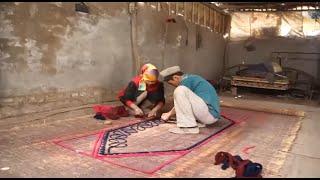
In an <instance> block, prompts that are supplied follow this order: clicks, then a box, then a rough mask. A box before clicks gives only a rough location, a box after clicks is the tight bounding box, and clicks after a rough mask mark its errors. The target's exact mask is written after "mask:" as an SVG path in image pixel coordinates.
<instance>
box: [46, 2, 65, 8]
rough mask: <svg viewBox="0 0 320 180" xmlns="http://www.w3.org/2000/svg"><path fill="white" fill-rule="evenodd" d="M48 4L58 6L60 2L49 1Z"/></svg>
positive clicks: (60, 5)
mask: <svg viewBox="0 0 320 180" xmlns="http://www.w3.org/2000/svg"><path fill="white" fill-rule="evenodd" d="M49 4H53V5H56V6H58V7H62V2H50V3H49Z"/></svg>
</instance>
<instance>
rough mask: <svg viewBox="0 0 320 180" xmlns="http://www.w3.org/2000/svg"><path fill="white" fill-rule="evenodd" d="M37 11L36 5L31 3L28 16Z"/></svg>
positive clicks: (32, 15)
mask: <svg viewBox="0 0 320 180" xmlns="http://www.w3.org/2000/svg"><path fill="white" fill-rule="evenodd" d="M37 12H38V8H37V5H35V4H32V5H31V7H30V11H29V13H30V16H31V17H34V15H35V14H36V13H37Z"/></svg>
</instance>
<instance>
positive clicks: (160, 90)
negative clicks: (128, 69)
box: [118, 64, 165, 118]
mask: <svg viewBox="0 0 320 180" xmlns="http://www.w3.org/2000/svg"><path fill="white" fill-rule="evenodd" d="M158 77H159V71H158V69H157V68H156V67H155V66H154V65H152V64H145V65H143V66H142V68H141V71H140V74H139V75H138V76H136V77H134V78H133V79H132V80H131V81H130V82H129V84H128V85H127V87H126V88H125V89H123V90H122V91H120V93H119V96H118V97H119V100H120V101H121V102H122V103H123V104H124V105H125V106H126V107H127V109H128V111H129V112H130V114H133V115H136V116H144V115H145V112H144V111H146V110H147V108H148V107H147V106H148V105H149V107H150V109H151V111H149V112H148V113H147V114H146V116H147V117H148V118H152V117H156V116H157V112H158V111H159V110H160V109H161V108H162V107H163V105H164V103H165V98H164V87H163V83H162V82H160V81H158Z"/></svg>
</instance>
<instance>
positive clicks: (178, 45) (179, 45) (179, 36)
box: [176, 35, 182, 48]
mask: <svg viewBox="0 0 320 180" xmlns="http://www.w3.org/2000/svg"><path fill="white" fill-rule="evenodd" d="M181 39H182V36H181V35H178V36H177V38H176V40H177V44H176V48H178V47H181Z"/></svg>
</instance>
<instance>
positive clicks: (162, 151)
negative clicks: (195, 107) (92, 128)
mask: <svg viewBox="0 0 320 180" xmlns="http://www.w3.org/2000/svg"><path fill="white" fill-rule="evenodd" d="M233 124H234V121H233V120H230V119H228V118H226V117H223V118H221V120H219V121H218V122H216V123H215V124H214V125H209V126H207V127H205V128H200V134H187V135H181V134H172V133H170V132H169V131H168V129H170V128H173V127H176V124H172V123H165V122H164V121H162V120H149V121H142V122H138V123H134V124H130V125H127V126H122V127H119V128H115V129H109V130H101V131H100V132H96V133H93V134H87V135H84V136H80V137H74V138H70V139H64V140H55V141H54V143H56V144H57V145H60V146H62V147H65V148H67V149H70V150H73V151H75V152H77V153H80V154H83V155H87V156H91V157H94V158H96V159H99V160H102V161H106V162H109V163H112V164H115V165H118V166H121V167H126V168H128V169H131V170H135V171H139V172H142V173H147V174H152V173H154V172H156V171H158V170H160V169H161V168H162V167H164V166H166V165H168V164H170V163H171V162H174V161H175V160H177V159H179V158H180V157H182V156H184V155H186V154H187V153H189V152H191V151H192V150H193V149H194V148H197V147H199V146H201V145H203V144H205V143H206V142H208V141H210V140H212V139H213V137H214V136H215V135H216V134H218V133H219V132H222V131H223V130H224V129H226V128H228V127H230V126H232V125H233Z"/></svg>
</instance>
